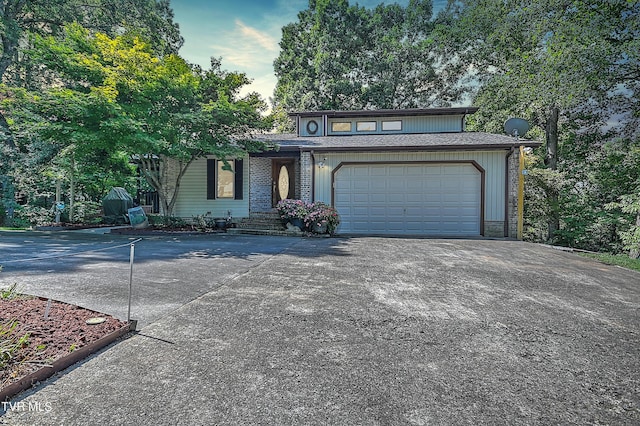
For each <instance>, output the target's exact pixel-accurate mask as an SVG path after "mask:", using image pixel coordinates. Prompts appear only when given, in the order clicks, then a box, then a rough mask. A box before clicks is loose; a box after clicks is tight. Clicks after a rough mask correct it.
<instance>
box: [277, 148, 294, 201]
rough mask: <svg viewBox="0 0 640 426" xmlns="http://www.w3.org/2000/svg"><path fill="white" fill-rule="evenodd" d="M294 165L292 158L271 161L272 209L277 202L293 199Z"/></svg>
mask: <svg viewBox="0 0 640 426" xmlns="http://www.w3.org/2000/svg"><path fill="white" fill-rule="evenodd" d="M295 164H296V160H295V159H292V158H287V159H278V160H273V161H272V163H271V170H272V174H273V176H272V185H271V186H272V192H271V201H272V207H275V206H276V205H277V204H278V201H280V200H284V199H285V198H295V190H296V181H295V176H296V174H295Z"/></svg>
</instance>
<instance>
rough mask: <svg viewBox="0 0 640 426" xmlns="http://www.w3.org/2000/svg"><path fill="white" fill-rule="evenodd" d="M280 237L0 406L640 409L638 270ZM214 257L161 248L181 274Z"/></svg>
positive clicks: (438, 417) (472, 412)
mask: <svg viewBox="0 0 640 426" xmlns="http://www.w3.org/2000/svg"><path fill="white" fill-rule="evenodd" d="M238 241H246V240H242V239H241V240H238ZM251 241H253V239H251ZM257 241H260V240H257ZM291 241H292V242H291V243H290V244H289V245H288V246H287V247H284V248H281V250H280V251H279V252H276V253H273V254H270V255H265V256H266V257H261V261H260V262H258V263H255V264H253V266H251V267H249V268H247V269H246V270H244V271H240V272H239V273H237V274H235V275H232V276H231V277H230V278H225V277H222V281H220V283H219V285H218V286H217V287H215V288H214V289H213V290H211V291H209V292H206V293H205V294H202V295H201V296H200V297H198V298H196V299H195V300H192V301H191V302H189V303H186V304H184V305H183V306H182V307H180V308H179V309H177V310H175V311H173V312H170V313H167V314H164V315H162V316H161V317H160V318H158V319H156V320H155V321H153V322H152V323H150V324H149V325H147V326H146V327H144V328H143V329H142V330H141V331H140V333H139V334H137V335H136V336H134V337H132V338H130V339H127V340H125V341H123V342H121V343H119V344H117V345H115V346H113V347H111V348H110V349H109V350H107V351H105V352H103V353H101V354H100V355H98V356H96V357H94V358H93V359H91V360H89V361H87V362H86V363H84V364H83V365H81V366H79V367H77V368H75V369H73V370H72V371H69V372H68V373H67V374H65V375H64V376H62V377H60V378H58V379H57V380H53V381H50V382H49V384H48V385H47V386H44V387H41V388H40V389H38V390H37V391H35V392H30V393H28V394H25V395H23V396H21V397H20V398H19V399H18V400H17V402H23V403H25V404H27V403H40V404H49V406H50V407H51V408H52V409H51V410H50V411H48V412H37V411H33V410H28V409H22V410H20V409H17V410H12V411H10V412H8V413H7V414H6V415H5V416H4V417H1V418H0V421H2V420H4V421H5V422H6V423H7V424H10V425H22V424H25V425H26V424H29V425H48V424H70V425H75V424H78V425H80V424H89V423H91V424H100V423H103V424H122V425H129V424H131V425H134V424H155V425H175V424H181V425H193V424H350V425H351V424H367V425H371V424H381V425H383V424H413V425H426V424H429V425H431V424H443V425H449V424H509V425H512V424H540V425H543V424H544V425H546V424H629V425H631V424H638V423H639V422H640V410H639V407H640V397H639V395H640V392H639V390H640V361H639V359H640V337H639V333H640V315H639V313H640V312H639V311H640V290H639V288H638V283H639V282H640V274H638V273H637V272H633V271H627V270H624V269H621V268H616V267H610V266H606V265H603V264H600V263H597V262H594V261H592V260H589V259H583V258H580V257H578V256H576V255H573V254H570V253H565V252H560V251H557V250H553V249H550V248H548V247H543V246H538V245H533V244H526V243H521V242H512V241H482V240H473V241H468V240H411V239H400V238H398V239H383V238H353V239H331V240H315V239H314V240H305V239H291ZM215 246H216V242H215V241H212V250H215ZM239 247H240V246H238V248H239ZM227 248H229V249H230V250H229V252H228V253H227V256H226V257H225V258H224V259H229V260H233V259H237V258H236V257H234V254H233V249H232V245H229V246H228V247H227ZM241 253H242V250H239V252H238V256H239V257H242V254H241ZM218 260H220V259H218V258H215V257H212V256H202V257H200V258H198V259H194V258H192V257H189V258H176V259H173V260H169V259H167V260H165V261H164V263H163V264H162V265H164V266H165V267H166V269H165V271H166V275H165V277H166V278H171V277H183V278H179V279H180V282H181V283H182V285H183V286H184V287H185V288H186V287H189V286H190V285H194V286H199V285H201V284H200V283H198V282H197V281H196V280H189V279H186V278H185V277H188V276H189V275H188V271H189V270H190V269H191V268H193V267H194V266H196V265H198V267H206V266H207V265H209V266H211V265H213V264H215V263H216V262H217V261H218ZM223 263H224V262H223ZM82 273H83V272H74V274H78V275H82ZM198 277H199V278H198V279H201V278H205V277H204V276H202V277H200V276H198ZM216 278H217V277H216V276H213V275H211V276H210V277H209V280H211V281H213V280H216ZM159 285H160V284H159ZM80 389H81V390H82V393H81V395H80V394H79V393H78V392H79V390H80Z"/></svg>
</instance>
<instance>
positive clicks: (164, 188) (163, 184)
mask: <svg viewBox="0 0 640 426" xmlns="http://www.w3.org/2000/svg"><path fill="white" fill-rule="evenodd" d="M152 157H153V156H151V155H149V156H147V158H144V157H142V158H140V167H141V171H142V174H143V175H144V177H145V179H147V182H149V185H151V187H152V188H153V189H154V190H156V192H157V193H158V201H159V202H160V206H161V210H162V214H163V215H164V216H172V215H173V207H174V206H175V204H176V201H177V200H178V192H179V190H180V184H181V181H182V177H183V176H184V174H185V172H186V171H187V169H188V168H189V166H190V165H191V163H192V162H193V160H194V159H195V157H191V159H189V160H188V161H178V164H177V167H175V168H174V171H175V172H176V174H175V176H174V175H171V168H170V167H168V164H167V163H168V161H169V159H168V158H160V159H159V158H152ZM156 171H157V173H156ZM169 183H171V185H169Z"/></svg>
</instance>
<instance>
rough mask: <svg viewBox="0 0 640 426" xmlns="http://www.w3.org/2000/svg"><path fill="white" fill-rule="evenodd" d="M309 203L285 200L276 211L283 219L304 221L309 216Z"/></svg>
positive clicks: (280, 202)
mask: <svg viewBox="0 0 640 426" xmlns="http://www.w3.org/2000/svg"><path fill="white" fill-rule="evenodd" d="M309 207H310V205H309V204H308V203H305V202H304V201H302V200H291V199H285V200H280V201H278V205H277V206H276V210H278V213H279V214H280V217H281V218H282V219H303V220H304V218H305V217H306V216H307V214H309Z"/></svg>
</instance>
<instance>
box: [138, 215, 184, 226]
mask: <svg viewBox="0 0 640 426" xmlns="http://www.w3.org/2000/svg"><path fill="white" fill-rule="evenodd" d="M147 219H148V220H149V225H151V226H153V227H156V228H182V227H185V226H187V222H186V221H185V220H184V219H182V218H181V217H177V216H164V215H148V216H147Z"/></svg>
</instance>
